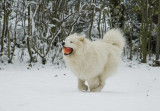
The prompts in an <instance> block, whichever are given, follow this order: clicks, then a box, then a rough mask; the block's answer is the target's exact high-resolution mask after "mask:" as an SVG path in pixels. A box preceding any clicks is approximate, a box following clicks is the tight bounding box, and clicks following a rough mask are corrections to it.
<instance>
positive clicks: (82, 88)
mask: <svg viewBox="0 0 160 111" xmlns="http://www.w3.org/2000/svg"><path fill="white" fill-rule="evenodd" d="M78 88H79V90H80V91H87V90H88V86H87V85H83V86H81V87H78Z"/></svg>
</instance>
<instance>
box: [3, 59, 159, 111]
mask: <svg viewBox="0 0 160 111" xmlns="http://www.w3.org/2000/svg"><path fill="white" fill-rule="evenodd" d="M0 68H1V69H0V111H159V110H160V105H159V103H160V68H159V67H150V66H148V65H145V64H138V63H135V62H122V63H121V64H120V65H119V68H118V71H117V73H116V74H115V75H114V76H113V77H111V78H109V79H108V80H107V81H106V85H105V87H104V89H103V90H102V92H96V93H93V92H80V91H79V90H78V89H77V79H76V77H75V76H74V75H73V74H72V73H71V72H70V71H69V69H56V68H54V67H53V65H49V64H48V65H44V66H43V65H35V66H33V67H29V66H28V65H27V64H24V63H17V64H14V65H13V64H7V65H4V64H2V63H0Z"/></svg>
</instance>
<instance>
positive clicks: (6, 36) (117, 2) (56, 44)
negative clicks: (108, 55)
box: [0, 0, 160, 66]
mask: <svg viewBox="0 0 160 111" xmlns="http://www.w3.org/2000/svg"><path fill="white" fill-rule="evenodd" d="M111 28H120V29H121V30H122V31H123V32H124V35H125V38H126V41H127V44H126V47H125V49H124V54H123V56H124V57H127V58H128V59H130V60H135V59H136V60H137V61H139V62H142V63H146V62H148V61H152V63H151V65H154V66H157V65H160V60H159V59H160V58H159V57H160V0H1V1H0V63H6V62H8V63H13V64H14V63H15V62H16V61H17V60H19V61H20V62H28V63H37V62H38V61H41V63H42V64H46V62H52V63H53V64H55V65H58V66H62V65H64V61H63V54H62V49H61V42H62V41H63V40H64V39H65V37H67V36H68V35H70V34H73V33H75V32H76V33H79V34H86V35H87V37H88V39H90V40H97V39H101V38H103V35H104V34H105V32H106V31H107V30H109V29H111Z"/></svg>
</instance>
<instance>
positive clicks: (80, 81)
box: [78, 79, 88, 91]
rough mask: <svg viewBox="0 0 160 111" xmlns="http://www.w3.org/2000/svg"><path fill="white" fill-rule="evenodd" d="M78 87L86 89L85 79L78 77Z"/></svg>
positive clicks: (82, 89) (81, 89)
mask: <svg viewBox="0 0 160 111" xmlns="http://www.w3.org/2000/svg"><path fill="white" fill-rule="evenodd" d="M78 89H79V90H80V91H87V90H88V86H87V85H85V80H81V79H78Z"/></svg>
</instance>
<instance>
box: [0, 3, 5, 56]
mask: <svg viewBox="0 0 160 111" xmlns="http://www.w3.org/2000/svg"><path fill="white" fill-rule="evenodd" d="M5 30H6V5H5V1H4V17H3V30H2V37H1V52H0V56H2V55H3V49H4V34H5Z"/></svg>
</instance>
